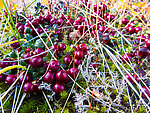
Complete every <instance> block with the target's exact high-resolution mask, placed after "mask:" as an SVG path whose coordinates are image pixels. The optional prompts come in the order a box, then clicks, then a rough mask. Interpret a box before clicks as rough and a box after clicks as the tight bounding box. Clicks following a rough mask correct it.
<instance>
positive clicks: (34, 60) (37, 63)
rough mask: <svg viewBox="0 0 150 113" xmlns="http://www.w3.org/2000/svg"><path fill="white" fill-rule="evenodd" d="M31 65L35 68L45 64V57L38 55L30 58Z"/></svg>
mask: <svg viewBox="0 0 150 113" xmlns="http://www.w3.org/2000/svg"><path fill="white" fill-rule="evenodd" d="M29 62H30V65H31V67H33V68H37V67H40V66H41V65H42V64H43V59H42V58H41V57H40V56H36V57H33V58H31V59H30V61H29Z"/></svg>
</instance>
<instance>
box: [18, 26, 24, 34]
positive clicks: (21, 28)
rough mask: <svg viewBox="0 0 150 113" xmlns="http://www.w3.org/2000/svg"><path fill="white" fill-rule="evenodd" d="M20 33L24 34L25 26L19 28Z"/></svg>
mask: <svg viewBox="0 0 150 113" xmlns="http://www.w3.org/2000/svg"><path fill="white" fill-rule="evenodd" d="M18 32H19V33H24V25H22V26H19V27H18Z"/></svg>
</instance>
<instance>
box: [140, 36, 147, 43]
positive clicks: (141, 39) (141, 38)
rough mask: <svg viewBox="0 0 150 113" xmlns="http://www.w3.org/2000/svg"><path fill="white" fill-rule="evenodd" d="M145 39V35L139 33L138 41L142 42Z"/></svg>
mask: <svg viewBox="0 0 150 113" xmlns="http://www.w3.org/2000/svg"><path fill="white" fill-rule="evenodd" d="M145 39H146V37H145V36H144V35H140V36H139V37H138V41H140V42H144V41H145Z"/></svg>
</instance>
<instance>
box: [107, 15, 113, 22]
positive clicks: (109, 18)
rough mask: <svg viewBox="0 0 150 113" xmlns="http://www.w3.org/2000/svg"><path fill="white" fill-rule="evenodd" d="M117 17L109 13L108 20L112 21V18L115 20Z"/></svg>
mask: <svg viewBox="0 0 150 113" xmlns="http://www.w3.org/2000/svg"><path fill="white" fill-rule="evenodd" d="M114 19H115V15H108V16H107V20H108V21H112V20H114Z"/></svg>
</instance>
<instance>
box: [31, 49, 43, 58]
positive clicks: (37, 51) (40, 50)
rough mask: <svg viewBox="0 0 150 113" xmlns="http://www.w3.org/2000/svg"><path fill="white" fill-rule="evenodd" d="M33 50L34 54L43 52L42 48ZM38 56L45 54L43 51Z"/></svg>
mask: <svg viewBox="0 0 150 113" xmlns="http://www.w3.org/2000/svg"><path fill="white" fill-rule="evenodd" d="M34 52H35V53H36V54H40V53H43V52H44V50H43V49H42V48H37V49H35V50H34ZM40 56H41V57H44V56H45V54H44V53H43V54H41V55H40Z"/></svg>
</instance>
